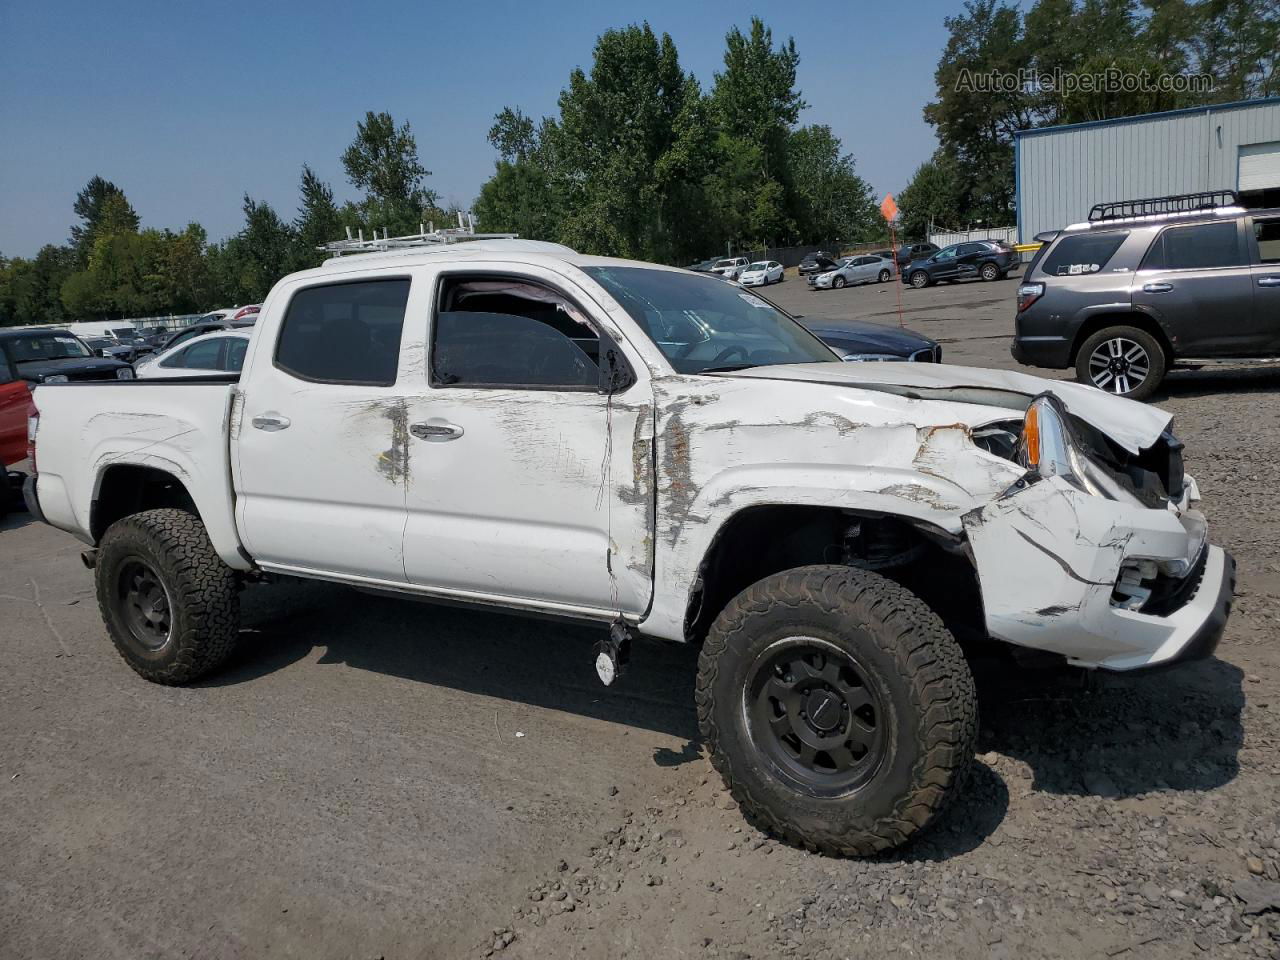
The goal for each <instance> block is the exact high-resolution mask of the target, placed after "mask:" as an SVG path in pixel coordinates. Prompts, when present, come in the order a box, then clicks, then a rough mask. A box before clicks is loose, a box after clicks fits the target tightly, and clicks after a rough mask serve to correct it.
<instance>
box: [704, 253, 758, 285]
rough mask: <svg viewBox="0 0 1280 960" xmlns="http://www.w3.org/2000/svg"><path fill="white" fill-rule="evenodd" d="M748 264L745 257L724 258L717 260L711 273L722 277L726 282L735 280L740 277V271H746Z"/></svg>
mask: <svg viewBox="0 0 1280 960" xmlns="http://www.w3.org/2000/svg"><path fill="white" fill-rule="evenodd" d="M748 266H749V262H748V260H747V258H746V257H726V258H724V259H722V260H717V261H716V264H715V266H714V267H712V268H711V272H712V273H714V274H718V275H719V276H722V277H724V278H725V279H726V280H737V279H738V277H740V276H741V275H742V271H743V270H745V269H747V267H748Z"/></svg>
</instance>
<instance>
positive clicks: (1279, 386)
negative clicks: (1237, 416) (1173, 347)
mask: <svg viewBox="0 0 1280 960" xmlns="http://www.w3.org/2000/svg"><path fill="white" fill-rule="evenodd" d="M1238 393H1280V368H1278V367H1276V366H1254V367H1202V368H1201V369H1199V370H1172V371H1170V373H1169V374H1168V376H1166V377H1165V379H1164V382H1163V383H1161V384H1160V386H1159V387H1158V388H1157V389H1156V392H1155V395H1154V396H1152V397H1151V399H1150V400H1149V401H1148V402H1150V403H1160V402H1162V401H1164V400H1172V399H1175V398H1178V397H1216V396H1219V395H1222V394H1238Z"/></svg>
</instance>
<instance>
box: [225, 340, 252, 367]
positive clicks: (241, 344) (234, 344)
mask: <svg viewBox="0 0 1280 960" xmlns="http://www.w3.org/2000/svg"><path fill="white" fill-rule="evenodd" d="M248 349H249V341H248V340H246V339H245V338H244V337H230V338H228V340H227V358H226V360H225V361H224V362H223V367H224V368H225V369H227V370H231V371H233V372H235V373H239V372H240V370H241V369H242V368H243V367H244V355H245V353H246V352H247V351H248Z"/></svg>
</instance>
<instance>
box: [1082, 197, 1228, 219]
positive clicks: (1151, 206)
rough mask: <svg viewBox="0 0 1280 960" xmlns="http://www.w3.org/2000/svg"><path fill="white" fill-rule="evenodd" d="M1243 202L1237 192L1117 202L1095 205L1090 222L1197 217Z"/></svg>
mask: <svg viewBox="0 0 1280 960" xmlns="http://www.w3.org/2000/svg"><path fill="white" fill-rule="evenodd" d="M1239 202H1240V199H1239V197H1237V196H1236V192H1235V191H1234V190H1205V191H1201V192H1200V193H1175V194H1170V195H1169V196H1167V197H1147V198H1146V199H1143V200H1117V201H1115V202H1114V203H1095V204H1094V205H1093V208H1092V209H1091V210H1090V211H1089V222H1090V223H1097V222H1099V221H1101V220H1125V219H1128V218H1131V217H1152V216H1160V215H1162V214H1170V213H1195V212H1197V211H1200V210H1216V209H1217V208H1219V207H1234V206H1236V205H1238V204H1239Z"/></svg>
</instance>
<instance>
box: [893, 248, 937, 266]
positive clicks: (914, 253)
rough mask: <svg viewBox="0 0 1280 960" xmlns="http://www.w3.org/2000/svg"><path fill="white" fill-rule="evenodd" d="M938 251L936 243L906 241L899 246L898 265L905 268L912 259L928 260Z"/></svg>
mask: <svg viewBox="0 0 1280 960" xmlns="http://www.w3.org/2000/svg"><path fill="white" fill-rule="evenodd" d="M937 252H938V245H937V244H934V243H904V244H903V245H902V246H900V247H899V248H898V266H899V267H900V268H903V269H905V268H906V266H907V264H908V263H910V262H911V261H912V260H927V259H928V258H929V257H932V256H933V255H934V254H935V253H937Z"/></svg>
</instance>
